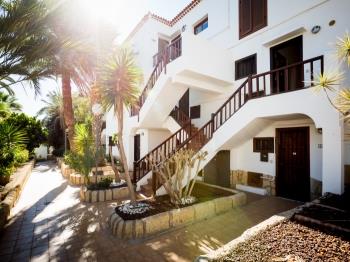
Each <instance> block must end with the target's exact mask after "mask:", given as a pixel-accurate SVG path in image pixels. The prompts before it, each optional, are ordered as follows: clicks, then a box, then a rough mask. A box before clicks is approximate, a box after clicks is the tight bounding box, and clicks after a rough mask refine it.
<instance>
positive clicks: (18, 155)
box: [14, 148, 29, 165]
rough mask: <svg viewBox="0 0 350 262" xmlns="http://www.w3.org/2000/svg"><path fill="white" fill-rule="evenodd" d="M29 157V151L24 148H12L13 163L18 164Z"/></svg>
mask: <svg viewBox="0 0 350 262" xmlns="http://www.w3.org/2000/svg"><path fill="white" fill-rule="evenodd" d="M28 159H29V151H28V150H27V149H24V148H16V149H15V150H14V164H15V165H19V164H22V163H24V162H27V161H28Z"/></svg>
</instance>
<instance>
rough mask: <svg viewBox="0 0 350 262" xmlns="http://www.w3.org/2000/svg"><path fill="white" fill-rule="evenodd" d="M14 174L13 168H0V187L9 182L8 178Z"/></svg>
mask: <svg viewBox="0 0 350 262" xmlns="http://www.w3.org/2000/svg"><path fill="white" fill-rule="evenodd" d="M13 172H14V168H13V167H12V166H11V167H4V166H0V185H1V186H4V185H6V184H7V183H8V182H9V181H10V176H11V174H12V173H13Z"/></svg>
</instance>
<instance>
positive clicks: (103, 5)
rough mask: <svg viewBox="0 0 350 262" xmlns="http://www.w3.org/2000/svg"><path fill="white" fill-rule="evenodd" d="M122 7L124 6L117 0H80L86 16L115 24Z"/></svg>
mask: <svg viewBox="0 0 350 262" xmlns="http://www.w3.org/2000/svg"><path fill="white" fill-rule="evenodd" d="M120 5H122V4H121V3H120V2H119V1H115V0H99V1H96V0H79V6H80V7H81V8H82V11H83V12H82V13H83V14H84V15H87V16H89V18H92V19H94V20H104V21H106V22H109V23H113V24H115V21H116V17H117V10H118V8H119V6H120Z"/></svg>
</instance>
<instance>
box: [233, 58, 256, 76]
mask: <svg viewBox="0 0 350 262" xmlns="http://www.w3.org/2000/svg"><path fill="white" fill-rule="evenodd" d="M251 58H254V62H255V63H254V65H253V72H252V73H251V74H248V75H245V76H238V70H237V68H238V64H239V63H242V62H243V61H244V60H248V59H251ZM256 73H257V54H256V53H255V54H252V55H249V56H245V57H243V58H241V59H238V60H236V61H235V80H239V79H242V78H245V77H248V76H250V75H255V74H256Z"/></svg>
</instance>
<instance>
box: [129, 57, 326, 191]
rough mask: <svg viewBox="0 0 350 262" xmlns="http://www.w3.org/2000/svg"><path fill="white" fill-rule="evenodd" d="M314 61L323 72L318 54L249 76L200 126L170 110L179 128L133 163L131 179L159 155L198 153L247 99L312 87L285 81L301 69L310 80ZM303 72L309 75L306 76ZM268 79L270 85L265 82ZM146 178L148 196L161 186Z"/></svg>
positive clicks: (154, 178) (147, 169)
mask: <svg viewBox="0 0 350 262" xmlns="http://www.w3.org/2000/svg"><path fill="white" fill-rule="evenodd" d="M315 63H318V64H317V65H319V68H320V72H321V73H323V67H324V65H323V56H318V57H315V58H311V59H308V60H305V61H301V62H298V63H295V64H292V65H288V66H285V67H282V68H278V69H274V70H271V71H268V72H265V73H261V74H257V75H254V76H249V77H248V78H247V79H246V80H245V81H244V82H243V83H242V84H241V86H240V87H239V88H238V89H237V90H236V91H235V92H234V93H233V94H232V95H231V96H230V97H229V98H228V99H227V100H226V101H225V103H224V104H223V105H222V106H221V107H220V108H219V109H218V110H217V111H216V112H215V113H214V114H212V117H211V119H210V120H209V121H208V122H207V123H206V124H205V125H203V126H202V127H201V128H199V129H198V128H197V127H195V126H194V125H193V124H191V121H190V120H189V121H188V122H186V121H184V119H182V117H183V115H181V113H180V112H178V111H177V110H178V109H177V108H175V109H174V110H175V112H172V113H171V114H170V115H172V116H173V117H174V118H177V119H175V120H177V121H178V123H179V124H180V126H181V128H180V129H179V130H178V131H177V132H176V133H174V134H173V135H171V136H170V137H169V138H168V139H167V140H165V141H164V142H163V143H161V144H160V145H159V146H158V147H156V148H155V149H153V150H152V151H151V152H150V153H148V154H147V155H146V156H145V157H143V158H142V159H140V160H139V161H137V162H134V170H133V182H134V183H137V182H138V181H139V180H140V179H141V178H143V177H144V176H145V175H147V174H148V173H149V172H150V171H151V168H152V165H151V163H155V164H159V163H160V161H161V160H162V159H163V158H161V156H164V157H166V158H168V157H170V156H172V155H173V154H174V153H175V152H177V151H178V150H180V149H182V148H184V149H192V150H194V151H195V152H198V151H199V150H200V149H201V148H202V147H203V146H204V145H205V144H206V143H207V142H208V141H210V139H211V138H212V137H213V135H214V133H215V131H216V130H218V129H219V128H220V127H221V126H223V125H224V124H225V122H226V121H227V120H229V119H230V118H231V117H232V116H233V115H234V114H235V113H236V112H237V111H239V110H240V109H241V108H242V107H243V106H244V105H245V104H246V103H247V102H248V101H249V100H253V99H259V98H262V97H266V96H270V95H277V94H282V93H287V92H293V91H297V90H301V89H305V88H308V87H310V86H312V85H313V83H312V82H311V83H310V85H306V83H307V81H302V82H301V83H302V86H301V85H298V86H290V85H289V84H288V83H289V81H288V77H289V76H290V74H291V73H293V72H296V71H299V70H300V71H302V72H305V74H304V79H308V78H307V77H309V79H310V80H311V81H313V79H314V68H315ZM305 69H307V70H305ZM306 73H307V74H308V75H307V76H306ZM281 76H282V78H284V81H283V83H284V85H283V86H282V84H280V81H281ZM267 82H268V83H269V84H266V83H267ZM299 84H300V83H299ZM180 115H181V117H180ZM147 181H148V183H147V184H146V185H144V186H141V191H142V192H145V193H147V194H148V195H150V196H151V195H152V194H154V193H155V191H156V190H157V189H158V188H159V186H160V185H159V183H158V182H157V176H156V174H153V175H152V178H149V179H148V180H147Z"/></svg>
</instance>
